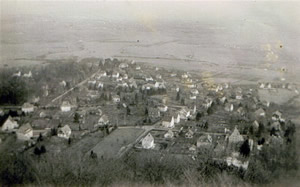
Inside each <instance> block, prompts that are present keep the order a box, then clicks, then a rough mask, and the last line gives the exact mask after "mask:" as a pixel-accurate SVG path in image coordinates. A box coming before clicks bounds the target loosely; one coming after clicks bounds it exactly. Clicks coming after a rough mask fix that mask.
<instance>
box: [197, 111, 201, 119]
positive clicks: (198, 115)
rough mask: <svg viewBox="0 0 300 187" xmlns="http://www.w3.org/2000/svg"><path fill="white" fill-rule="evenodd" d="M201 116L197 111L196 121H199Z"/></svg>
mask: <svg viewBox="0 0 300 187" xmlns="http://www.w3.org/2000/svg"><path fill="white" fill-rule="evenodd" d="M200 118H201V113H200V112H197V115H196V121H199V120H200Z"/></svg>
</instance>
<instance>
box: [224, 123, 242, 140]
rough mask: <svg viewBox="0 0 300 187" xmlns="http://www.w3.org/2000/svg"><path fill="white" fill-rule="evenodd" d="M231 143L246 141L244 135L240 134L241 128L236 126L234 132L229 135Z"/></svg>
mask: <svg viewBox="0 0 300 187" xmlns="http://www.w3.org/2000/svg"><path fill="white" fill-rule="evenodd" d="M228 140H229V143H238V142H242V141H244V138H243V136H242V135H241V134H240V132H239V130H238V129H237V127H236V126H235V128H234V130H233V132H232V133H231V135H230V136H229V137H228Z"/></svg>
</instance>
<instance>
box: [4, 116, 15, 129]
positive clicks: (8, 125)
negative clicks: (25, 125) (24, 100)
mask: <svg viewBox="0 0 300 187" xmlns="http://www.w3.org/2000/svg"><path fill="white" fill-rule="evenodd" d="M18 127H19V125H18V123H17V122H16V121H15V120H13V119H12V118H11V117H10V116H8V118H7V119H6V121H5V122H4V123H3V125H2V127H1V131H11V130H13V129H15V128H18Z"/></svg>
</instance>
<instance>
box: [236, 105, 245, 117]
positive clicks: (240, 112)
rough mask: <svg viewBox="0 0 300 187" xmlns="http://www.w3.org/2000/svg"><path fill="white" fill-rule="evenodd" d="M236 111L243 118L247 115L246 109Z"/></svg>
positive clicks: (240, 108)
mask: <svg viewBox="0 0 300 187" xmlns="http://www.w3.org/2000/svg"><path fill="white" fill-rule="evenodd" d="M236 111H237V113H238V114H240V115H241V116H244V115H245V114H246V111H245V109H244V108H243V107H239V108H238V109H237V110H236Z"/></svg>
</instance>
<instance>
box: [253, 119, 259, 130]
mask: <svg viewBox="0 0 300 187" xmlns="http://www.w3.org/2000/svg"><path fill="white" fill-rule="evenodd" d="M252 127H253V130H254V131H257V130H258V128H259V123H258V121H256V120H255V121H253V123H252Z"/></svg>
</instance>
